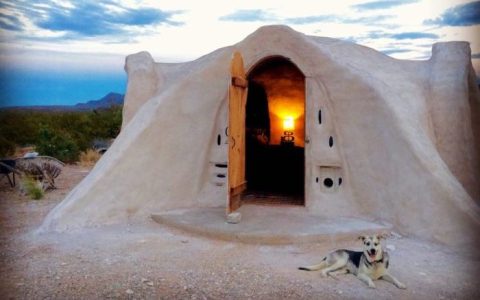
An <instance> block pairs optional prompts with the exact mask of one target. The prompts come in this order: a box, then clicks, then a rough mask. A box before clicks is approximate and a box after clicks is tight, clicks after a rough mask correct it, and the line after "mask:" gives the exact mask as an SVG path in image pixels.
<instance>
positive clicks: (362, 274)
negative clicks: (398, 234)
mask: <svg viewBox="0 0 480 300" xmlns="http://www.w3.org/2000/svg"><path fill="white" fill-rule="evenodd" d="M358 238H359V239H361V240H362V241H363V251H351V250H344V249H341V250H336V251H333V252H331V253H329V254H328V255H327V256H325V257H324V258H323V259H322V262H320V263H319V264H317V265H313V266H307V267H300V268H298V269H299V270H304V271H318V270H322V276H323V277H326V276H328V275H330V273H331V272H334V273H332V274H335V275H340V274H347V273H352V274H354V275H355V276H357V278H358V279H360V280H361V281H363V282H365V283H366V284H367V285H368V287H370V288H375V284H374V283H373V280H377V279H383V280H385V281H388V282H390V283H393V284H394V285H395V286H396V287H398V288H399V289H405V288H406V286H405V284H403V283H401V282H400V281H398V279H396V278H395V277H393V276H392V275H391V274H390V273H389V272H388V266H389V255H388V253H387V252H386V251H383V249H382V246H381V244H380V240H381V239H385V238H386V235H372V236H360V237H358Z"/></svg>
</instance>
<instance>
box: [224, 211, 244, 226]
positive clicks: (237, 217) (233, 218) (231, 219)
mask: <svg viewBox="0 0 480 300" xmlns="http://www.w3.org/2000/svg"><path fill="white" fill-rule="evenodd" d="M241 220H242V214H241V213H239V212H233V213H229V214H228V215H227V223H230V224H238V223H240V221H241Z"/></svg>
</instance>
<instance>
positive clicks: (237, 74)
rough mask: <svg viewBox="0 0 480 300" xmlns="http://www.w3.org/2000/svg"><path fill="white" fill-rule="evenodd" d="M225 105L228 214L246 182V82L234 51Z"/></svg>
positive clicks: (238, 202)
mask: <svg viewBox="0 0 480 300" xmlns="http://www.w3.org/2000/svg"><path fill="white" fill-rule="evenodd" d="M230 73H231V81H230V87H229V94H228V96H229V102H228V103H229V104H228V137H229V140H228V203H227V214H229V213H231V212H233V211H235V210H236V209H238V208H239V207H240V205H241V193H242V192H243V191H244V190H245V188H246V186H247V185H246V181H245V112H246V102H247V86H248V84H247V79H246V77H245V69H244V67H243V58H242V55H241V54H240V53H239V52H238V51H236V52H235V53H234V54H233V57H232V61H231V64H230Z"/></svg>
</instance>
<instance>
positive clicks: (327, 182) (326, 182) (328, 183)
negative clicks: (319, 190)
mask: <svg viewBox="0 0 480 300" xmlns="http://www.w3.org/2000/svg"><path fill="white" fill-rule="evenodd" d="M323 185H324V186H326V187H327V188H331V187H332V186H333V180H332V178H325V179H324V180H323Z"/></svg>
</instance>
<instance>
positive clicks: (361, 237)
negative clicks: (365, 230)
mask: <svg viewBox="0 0 480 300" xmlns="http://www.w3.org/2000/svg"><path fill="white" fill-rule="evenodd" d="M366 238H367V237H366V236H364V235H361V236H359V237H358V239H359V240H362V242H363V241H364V240H365V239H366Z"/></svg>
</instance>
